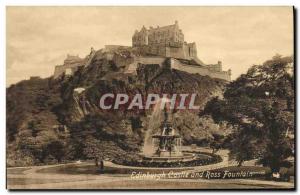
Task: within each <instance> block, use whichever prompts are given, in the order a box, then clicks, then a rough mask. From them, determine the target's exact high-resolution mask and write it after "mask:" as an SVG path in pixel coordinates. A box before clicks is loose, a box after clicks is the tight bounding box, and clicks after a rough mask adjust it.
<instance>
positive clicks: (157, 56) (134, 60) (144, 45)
mask: <svg viewBox="0 0 300 195" xmlns="http://www.w3.org/2000/svg"><path fill="white" fill-rule="evenodd" d="M95 53H96V51H95V50H94V49H93V48H92V49H91V52H90V54H89V55H88V56H86V57H85V58H80V57H78V56H70V55H68V56H67V59H66V60H65V61H64V64H63V65H59V66H56V67H55V72H54V78H58V77H59V76H61V75H62V74H65V75H72V74H73V73H74V72H75V71H76V70H77V69H78V67H80V66H88V65H89V64H90V63H91V61H92V60H93V57H94V55H95ZM97 53H100V54H101V56H102V57H103V58H105V59H106V60H112V61H114V62H115V64H116V65H117V66H120V67H125V68H122V71H124V72H126V73H132V74H136V70H137V68H138V66H139V65H141V64H144V65H147V64H158V65H160V66H165V65H166V64H168V66H169V67H170V68H173V69H178V70H181V71H186V72H189V73H192V74H200V75H203V76H210V77H212V78H219V79H223V80H226V81H230V80H231V70H228V71H223V70H222V62H221V61H218V63H217V64H205V63H203V62H202V61H201V60H200V59H199V58H198V56H197V48H196V43H195V42H193V43H187V42H185V41H184V34H183V32H182V30H181V29H180V28H179V25H178V22H177V21H175V23H174V24H172V25H168V26H162V27H159V26H157V27H156V28H153V27H149V29H147V28H146V27H145V26H143V27H142V28H141V30H140V31H138V30H136V31H135V32H134V34H133V36H132V47H129V46H120V45H106V46H105V48H103V49H101V50H98V51H97ZM128 53H130V54H128Z"/></svg>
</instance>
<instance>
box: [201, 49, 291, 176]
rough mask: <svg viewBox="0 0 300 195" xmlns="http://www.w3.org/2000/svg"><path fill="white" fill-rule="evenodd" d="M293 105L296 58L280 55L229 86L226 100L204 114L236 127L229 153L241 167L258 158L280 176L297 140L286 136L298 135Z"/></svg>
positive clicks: (211, 103) (213, 102)
mask: <svg viewBox="0 0 300 195" xmlns="http://www.w3.org/2000/svg"><path fill="white" fill-rule="evenodd" d="M293 104H294V75H293V58H292V57H281V56H279V55H276V56H274V57H273V58H272V59H271V60H268V61H266V62H265V63H263V64H262V65H254V66H253V67H251V68H250V69H249V70H248V72H247V73H246V74H243V75H241V76H240V77H239V78H237V79H236V80H235V81H233V82H231V83H229V84H228V86H227V88H226V91H225V93H224V99H218V98H214V99H212V100H211V101H209V102H208V103H207V104H206V107H205V109H204V112H203V114H211V116H212V118H213V119H214V120H215V121H217V122H220V121H227V122H228V123H230V124H232V125H233V126H234V127H235V131H234V132H233V135H232V139H231V146H230V147H229V149H230V155H231V156H232V158H234V159H235V160H237V161H238V164H239V165H241V164H242V163H243V161H245V160H250V159H253V158H257V159H258V160H259V162H260V163H262V164H263V165H264V166H269V167H270V168H271V170H272V172H278V170H279V168H280V167H281V166H288V163H287V162H286V158H287V157H289V156H291V155H292V153H291V151H292V150H291V147H292V142H293V140H290V139H288V138H287V137H286V136H285V135H286V132H287V130H288V129H289V130H290V131H291V132H294V121H293V118H294V109H293Z"/></svg>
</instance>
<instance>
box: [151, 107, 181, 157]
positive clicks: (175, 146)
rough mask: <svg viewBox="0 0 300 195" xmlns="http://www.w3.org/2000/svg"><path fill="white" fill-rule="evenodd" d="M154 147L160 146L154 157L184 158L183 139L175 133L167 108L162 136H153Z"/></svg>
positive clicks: (165, 109)
mask: <svg viewBox="0 0 300 195" xmlns="http://www.w3.org/2000/svg"><path fill="white" fill-rule="evenodd" d="M152 139H153V143H154V145H155V144H156V145H158V146H157V149H156V151H155V154H154V156H159V157H172V156H173V157H175V156H177V157H178V156H182V153H181V137H180V135H179V134H176V133H175V129H174V128H173V127H172V125H171V122H170V120H169V113H168V112H167V107H165V108H164V121H163V124H162V126H161V132H160V134H156V135H153V136H152Z"/></svg>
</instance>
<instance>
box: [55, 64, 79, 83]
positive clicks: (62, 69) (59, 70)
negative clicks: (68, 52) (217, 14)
mask: <svg viewBox="0 0 300 195" xmlns="http://www.w3.org/2000/svg"><path fill="white" fill-rule="evenodd" d="M79 66H81V64H71V65H59V66H55V69H54V74H53V77H54V79H56V78H58V77H59V76H60V75H62V74H64V73H65V72H66V70H67V69H68V71H70V70H71V72H72V74H73V73H74V72H76V71H77V69H78V67H79Z"/></svg>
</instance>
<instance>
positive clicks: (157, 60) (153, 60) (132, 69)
mask: <svg viewBox="0 0 300 195" xmlns="http://www.w3.org/2000/svg"><path fill="white" fill-rule="evenodd" d="M165 61H166V58H165V57H159V56H158V57H136V58H134V61H133V63H131V64H129V65H128V68H127V70H126V73H136V69H137V68H138V64H158V65H159V66H161V67H162V66H163V64H164V62H165Z"/></svg>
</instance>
